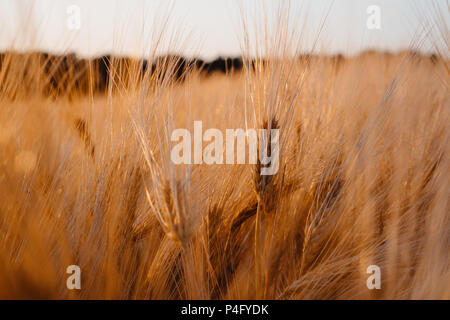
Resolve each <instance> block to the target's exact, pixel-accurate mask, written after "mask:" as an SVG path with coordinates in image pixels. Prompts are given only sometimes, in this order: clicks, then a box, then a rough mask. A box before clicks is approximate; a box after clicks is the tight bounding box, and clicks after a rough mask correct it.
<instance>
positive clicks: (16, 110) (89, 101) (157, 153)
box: [0, 30, 450, 299]
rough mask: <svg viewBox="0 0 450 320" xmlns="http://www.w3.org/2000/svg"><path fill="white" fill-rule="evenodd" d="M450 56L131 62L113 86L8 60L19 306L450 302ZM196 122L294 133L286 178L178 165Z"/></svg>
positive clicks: (3, 278)
mask: <svg viewBox="0 0 450 320" xmlns="http://www.w3.org/2000/svg"><path fill="white" fill-rule="evenodd" d="M444 31H445V30H444ZM441 35H442V36H443V37H445V40H447V43H448V31H447V32H443V33H442V34H441ZM277 39H279V38H277ZM274 46H278V48H280V44H279V43H275V44H274ZM447 49H448V47H447ZM244 57H245V56H244ZM444 57H445V54H443V55H442V54H437V55H434V56H431V57H430V56H428V55H421V54H419V53H416V52H415V51H405V52H398V53H392V54H389V53H382V52H371V51H368V52H365V53H362V54H360V55H357V56H354V57H342V56H329V57H327V56H316V55H304V54H303V55H300V54H297V55H293V56H292V55H283V54H281V55H270V54H269V55H265V56H264V57H263V56H260V57H258V56H257V57H255V58H251V59H250V58H244V60H243V68H242V70H239V71H233V70H231V71H229V72H227V73H226V74H222V73H211V74H208V75H205V74H204V73H202V72H201V70H200V69H199V68H198V67H197V66H196V65H192V66H187V67H186V68H185V69H183V77H182V79H180V77H174V73H176V72H178V70H177V68H179V66H180V64H179V58H177V57H174V56H173V57H172V56H168V57H166V58H165V59H160V60H159V63H158V64H156V66H155V68H153V69H147V70H146V71H144V72H142V70H143V68H142V61H140V60H133V59H114V58H111V60H110V62H109V64H108V70H107V72H108V77H107V78H108V81H107V83H106V86H105V88H104V90H98V87H99V85H98V81H97V80H98V79H99V72H98V70H97V67H98V66H97V65H96V64H95V63H87V64H85V65H84V67H83V68H78V67H76V66H74V65H70V63H69V64H67V61H65V62H64V63H65V67H64V68H60V66H61V64H62V60H58V59H50V58H49V57H48V56H47V55H44V54H41V53H21V54H19V53H14V52H7V53H5V54H3V55H2V56H1V59H0V242H1V244H2V245H1V246H0V298H3V299H450V256H449V244H450V215H449V212H450V202H449V201H450V192H449V190H450V179H449V178H450V177H449V172H450V171H449V169H450V161H449V156H450V154H449V151H450V150H449V149H450V141H449V138H450V136H449V135H450V130H449V129H450V128H449V125H450V118H449V116H450V108H449V107H450V95H449V89H448V88H449V62H448V60H447V59H445V58H444ZM80 79H82V80H80ZM194 121H202V123H203V127H204V129H207V128H217V129H219V130H221V131H223V132H225V130H226V129H238V128H243V129H247V128H266V129H279V130H280V149H279V150H280V166H279V171H278V173H277V174H276V175H274V176H261V175H260V171H261V164H259V163H258V164H254V165H252V164H247V165H245V164H244V165H237V164H236V165H206V164H201V165H175V164H174V163H173V162H172V161H171V158H170V152H171V148H172V146H173V143H172V142H171V140H170V136H171V132H172V131H173V130H174V129H176V128H187V129H189V130H192V127H193V123H194ZM70 265H77V266H79V267H80V270H81V289H80V290H68V288H67V286H66V280H67V278H68V276H69V275H68V274H67V273H66V269H67V267H68V266H70ZM373 265H376V266H379V268H380V270H381V288H380V289H377V290H369V289H368V286H367V279H368V277H369V276H370V274H368V272H367V270H368V268H369V267H370V266H373Z"/></svg>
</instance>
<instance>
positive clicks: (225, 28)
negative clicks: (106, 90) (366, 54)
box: [0, 0, 450, 59]
mask: <svg viewBox="0 0 450 320" xmlns="http://www.w3.org/2000/svg"><path fill="white" fill-rule="evenodd" d="M278 2H279V1H278V0H173V1H168V0H0V50H5V49H8V48H15V49H17V50H23V49H34V50H45V51H51V52H76V53H78V54H80V55H83V56H88V55H99V54H103V53H107V52H111V51H112V52H115V53H119V54H124V55H127V54H138V55H142V54H144V53H145V52H147V51H148V48H149V47H151V46H154V43H155V35H156V34H159V32H158V27H157V28H155V27H154V26H155V25H159V26H161V25H162V23H161V22H162V21H164V18H165V17H166V16H167V12H169V11H170V16H169V26H168V27H167V36H173V40H172V42H171V43H172V44H171V45H170V48H171V49H172V51H176V53H180V52H181V53H184V54H186V55H189V56H200V57H203V58H206V59H212V58H215V57H217V56H219V55H222V56H229V55H239V54H240V53H241V51H240V43H242V42H240V40H239V39H242V28H240V23H241V20H240V18H241V10H240V8H242V9H244V11H245V12H246V14H248V15H249V17H250V18H249V20H248V21H249V23H250V24H252V21H254V20H253V18H252V17H254V16H255V15H256V16H258V15H257V14H256V12H260V11H257V8H261V7H262V4H263V3H265V4H267V12H268V13H269V16H270V15H271V14H273V13H274V7H275V4H276V3H278ZM281 2H284V3H287V2H288V0H281ZM290 3H291V23H292V26H293V28H295V29H297V31H299V32H300V34H301V35H302V42H301V50H304V51H308V50H310V49H311V48H312V43H313V42H314V39H315V38H316V36H317V35H318V34H319V29H320V26H321V23H322V21H323V20H324V18H325V17H327V19H326V21H325V26H324V29H323V31H322V32H321V33H320V38H319V40H318V42H317V47H316V51H320V52H322V51H324V52H330V51H332V52H342V53H350V54H353V53H357V52H358V51H360V50H364V49H368V48H369V49H380V50H391V51H396V50H402V49H407V48H409V47H411V45H416V46H417V45H419V44H420V48H421V49H422V50H428V48H429V47H430V42H425V43H423V44H421V42H420V39H422V37H421V35H422V36H423V35H424V32H423V28H421V26H422V25H423V23H427V22H430V18H429V17H431V16H432V14H433V5H437V6H438V7H439V8H440V9H439V10H438V11H440V13H441V14H442V15H443V17H444V21H445V24H446V26H447V30H448V25H449V24H450V14H449V11H448V1H447V0H416V1H414V0H335V1H332V0H291V1H290ZM239 4H241V5H239ZM73 5H75V6H77V7H79V8H80V14H81V15H80V18H81V19H80V25H79V27H80V28H79V29H76V28H75V30H70V29H69V27H68V21H69V22H72V23H73V20H68V19H72V18H73V17H74V15H73V13H68V12H67V10H68V8H70V7H71V6H73ZM371 5H376V6H379V8H380V9H381V11H380V18H381V19H380V22H381V29H372V30H370V29H368V27H367V20H368V19H369V16H370V14H368V13H367V12H366V11H367V8H368V7H370V6H371ZM170 8H171V9H170ZM328 11H329V13H328V15H326V14H327V12H328ZM72 12H73V11H72ZM434 12H436V10H435V11H434ZM72 26H73V24H72ZM159 28H160V27H159ZM447 32H448V31H447ZM142 35H143V36H142ZM152 35H153V40H151V36H152ZM429 37H430V38H433V37H432V35H431V34H430V35H429ZM433 39H438V40H439V37H437V38H436V37H435V38H433ZM164 46H168V41H166V42H163V45H162V47H161V51H165V49H164ZM174 48H175V49H174ZM174 53H175V52H174ZM144 55H145V54H144Z"/></svg>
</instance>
